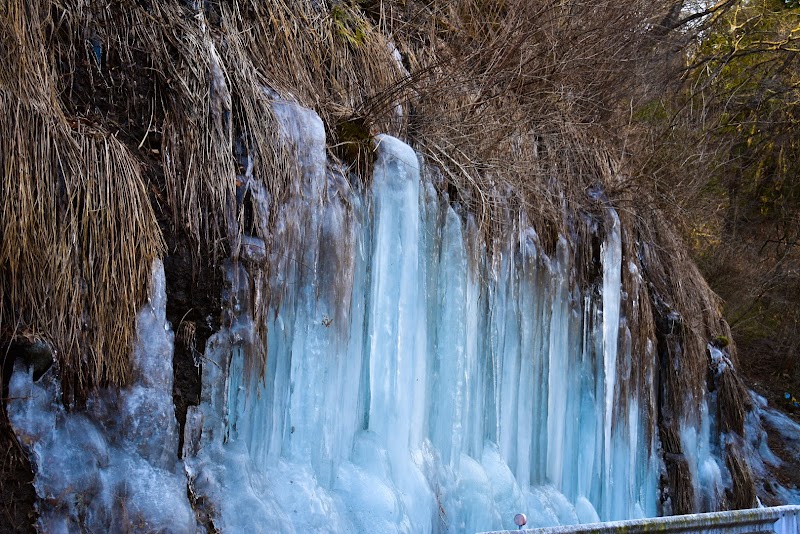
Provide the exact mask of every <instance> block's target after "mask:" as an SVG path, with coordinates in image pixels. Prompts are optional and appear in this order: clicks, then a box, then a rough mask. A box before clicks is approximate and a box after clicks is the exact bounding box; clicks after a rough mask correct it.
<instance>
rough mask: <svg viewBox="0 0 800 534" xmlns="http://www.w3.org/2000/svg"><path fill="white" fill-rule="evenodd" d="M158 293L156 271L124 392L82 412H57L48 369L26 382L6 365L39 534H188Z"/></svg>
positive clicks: (191, 526)
mask: <svg viewBox="0 0 800 534" xmlns="http://www.w3.org/2000/svg"><path fill="white" fill-rule="evenodd" d="M164 284H165V282H164V269H163V266H162V265H161V263H160V262H157V263H156V264H155V265H154V267H153V276H152V284H151V285H152V287H151V293H150V302H149V303H148V304H146V305H145V306H144V308H143V309H142V310H141V311H140V312H139V315H138V316H137V342H136V348H135V354H134V359H133V373H132V381H131V385H129V386H128V387H125V388H122V389H120V390H110V389H100V390H98V391H96V392H95V393H93V394H92V395H91V397H90V398H89V399H88V401H87V403H86V409H85V410H75V411H67V410H65V409H64V406H63V404H62V401H61V390H60V386H59V383H58V380H57V378H56V376H55V372H54V369H51V370H49V371H48V372H47V373H45V374H44V375H43V376H42V377H41V378H40V379H39V380H38V381H36V382H34V381H33V370H32V369H27V368H26V367H25V366H24V365H23V364H21V363H20V362H18V363H17V364H16V367H15V370H14V374H13V375H12V377H11V382H10V385H9V394H10V399H11V400H10V401H9V403H8V415H9V419H10V420H11V423H12V425H13V427H14V431H15V432H16V434H17V436H18V437H19V439H20V442H21V443H22V444H23V445H25V446H27V447H28V448H29V451H30V457H31V461H32V464H33V467H34V471H35V478H34V482H33V484H34V487H35V489H36V494H37V496H38V503H37V507H38V511H39V523H38V527H39V528H40V529H41V531H43V532H48V533H65V534H66V533H70V532H128V531H136V532H163V533H167V532H175V533H193V532H195V531H196V521H195V516H194V512H193V511H192V508H191V506H190V504H189V500H188V498H187V496H186V477H185V475H184V473H183V468H182V466H181V465H180V463H179V461H178V457H177V448H178V428H177V427H178V425H177V422H176V420H175V412H174V407H173V402H172V382H173V374H172V348H173V334H172V332H171V331H170V329H169V326H168V324H167V322H166V318H165V307H166V294H165V287H164Z"/></svg>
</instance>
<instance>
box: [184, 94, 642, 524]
mask: <svg viewBox="0 0 800 534" xmlns="http://www.w3.org/2000/svg"><path fill="white" fill-rule="evenodd" d="M275 110H276V116H277V117H278V118H279V121H280V122H281V124H282V126H283V129H282V130H283V131H282V133H283V136H284V140H285V142H286V143H287V145H288V146H290V147H292V149H293V150H294V152H295V154H296V156H297V158H298V168H299V169H300V173H301V176H300V179H299V180H298V183H299V184H302V187H298V188H297V189H296V191H294V193H293V195H292V198H291V199H290V200H289V201H288V202H287V203H286V205H285V206H283V207H281V208H280V210H279V213H278V215H277V223H276V226H275V231H274V236H275V240H276V245H275V247H274V249H275V250H276V251H280V255H279V256H275V257H274V258H273V261H275V262H277V264H278V266H279V268H278V269H275V270H274V271H273V272H274V273H275V280H273V281H272V282H271V286H270V287H271V291H272V292H273V294H277V295H280V299H273V304H272V309H270V310H269V312H268V313H265V314H262V316H263V317H266V320H267V321H268V324H267V326H268V328H269V355H268V362H267V368H266V373H265V376H264V377H263V378H259V377H257V376H256V377H254V376H251V373H248V357H249V350H250V349H249V348H248V342H247V340H248V339H251V338H252V335H253V334H252V329H253V327H254V325H253V321H254V320H255V319H254V318H253V315H252V306H251V303H252V302H254V300H253V296H252V295H250V292H251V291H252V287H253V286H252V284H251V283H250V281H251V280H257V279H259V278H258V277H259V276H261V274H260V273H259V272H258V270H257V269H256V268H255V267H253V266H249V265H245V264H241V263H237V264H231V265H229V268H228V272H229V279H230V293H231V295H232V296H235V297H236V298H235V299H234V301H236V302H238V303H240V304H241V305H240V306H239V307H238V308H237V309H236V311H235V313H234V314H233V315H234V319H233V320H232V322H231V323H230V325H228V326H227V327H226V328H225V329H223V330H222V331H221V332H219V333H218V334H216V335H215V336H214V338H213V339H212V340H211V342H210V343H209V348H208V350H207V353H206V358H207V359H208V360H209V361H212V362H215V365H205V366H204V378H203V380H204V395H203V402H202V403H201V406H200V407H198V408H196V409H193V411H192V413H190V417H189V418H188V421H189V424H187V431H186V436H187V451H188V458H187V460H186V465H187V473H188V474H189V477H190V480H191V484H192V488H193V491H194V492H195V493H196V494H198V495H201V496H205V498H206V501H207V502H211V503H214V508H213V510H212V514H213V515H214V516H215V519H214V521H215V525H217V526H218V527H220V528H223V529H226V530H230V531H243V530H253V531H255V532H259V531H262V532H267V531H271V530H280V531H283V532H291V531H306V530H308V529H314V530H320V531H323V532H325V531H327V532H360V531H367V530H371V531H378V532H414V533H417V532H445V531H447V532H474V531H480V530H490V529H496V528H512V527H513V523H512V521H513V516H514V514H515V513H518V512H525V513H527V514H528V516H529V518H530V524H531V525H533V526H536V525H552V524H556V523H575V522H578V521H583V522H588V521H593V520H596V519H597V518H598V516H599V517H601V518H603V519H610V518H617V517H618V516H625V517H635V516H639V515H642V514H651V515H653V514H655V512H656V502H655V500H656V488H657V477H658V470H657V463H656V462H655V461H653V458H654V456H653V455H654V446H653V443H647V442H645V440H642V439H639V438H638V436H641V435H645V434H646V432H644V431H643V430H639V427H640V426H641V425H643V424H645V423H644V418H643V417H642V415H641V414H640V413H639V408H638V404H636V402H635V401H632V402H630V403H628V404H627V406H628V409H627V410H624V411H622V412H620V413H618V412H617V411H615V409H614V406H615V400H616V399H615V391H616V390H617V386H618V384H619V382H620V381H624V380H628V378H627V377H626V376H620V377H617V375H616V369H617V365H618V363H617V362H618V361H619V358H622V357H624V358H629V359H630V358H632V357H633V356H632V355H630V354H629V353H627V352H625V353H624V354H622V355H618V352H619V349H618V347H619V346H621V345H622V346H623V347H624V346H627V345H625V344H624V343H623V344H620V342H619V339H620V338H619V332H620V324H621V323H622V322H623V317H622V315H621V311H620V309H621V306H620V303H621V299H622V294H621V274H620V270H621V236H620V228H619V218H618V217H617V215H616V213H615V212H614V211H613V210H612V209H611V208H609V209H608V215H607V217H608V222H607V225H606V226H607V231H606V237H605V241H604V243H603V249H602V258H601V259H602V264H603V277H602V288H601V291H600V292H599V293H600V294H599V295H598V292H592V291H591V288H588V289H586V288H581V287H578V286H577V285H576V284H575V282H574V276H573V270H574V261H575V260H574V258H573V256H572V249H571V247H570V244H569V242H568V241H567V240H566V239H563V238H562V239H560V240H559V242H558V244H557V247H556V251H555V253H554V254H553V256H552V257H548V255H546V254H544V253H543V252H542V250H541V249H540V246H539V244H538V237H537V236H536V233H535V232H534V231H533V230H532V229H531V228H530V227H529V226H528V225H527V224H526V223H525V219H524V217H521V218H520V219H518V220H517V221H516V223H514V224H513V225H511V228H510V229H509V230H508V231H507V232H506V233H504V234H502V235H497V236H494V239H493V241H492V242H491V244H490V245H489V246H486V245H482V244H480V243H481V242H482V241H481V238H480V236H479V235H478V234H477V232H478V228H477V225H476V224H474V222H473V221H471V219H470V217H469V216H468V215H466V214H465V211H464V210H463V209H462V208H461V207H460V206H459V205H458V204H456V203H451V202H449V201H448V200H447V198H446V197H445V196H442V195H440V194H439V193H438V192H437V191H436V188H435V187H434V185H433V181H432V180H435V171H433V170H429V169H427V168H426V167H425V166H424V165H423V164H421V162H420V159H419V158H418V156H417V154H416V153H415V152H414V151H413V150H412V149H411V148H410V147H409V146H408V145H406V144H404V143H402V142H401V141H399V140H398V139H395V138H392V137H389V136H379V137H378V138H377V140H376V151H377V159H376V163H375V168H374V172H373V177H372V183H371V186H370V187H369V189H366V188H363V187H362V186H360V185H358V181H357V180H348V179H347V178H348V177H347V176H346V174H345V171H344V170H342V169H337V168H336V167H335V166H333V165H331V164H329V163H328V162H327V161H326V159H325V138H324V129H323V128H322V123H321V121H320V120H319V118H318V117H317V116H316V115H315V114H314V113H313V112H311V111H309V110H307V109H303V108H301V107H299V106H297V105H295V104H292V103H289V102H276V103H275ZM423 171H424V172H423ZM351 183H352V184H356V185H351ZM490 249H491V255H490V253H489V250H490ZM625 350H627V351H629V349H624V350H623V352H624V351H625ZM625 361H627V360H625ZM221 384H222V385H221ZM636 387H637V386H636V385H635V384H633V385H630V388H629V389H631V390H634V389H635V388H636ZM633 394H634V395H638V394H639V393H637V392H636V391H634V393H633ZM642 395H644V393H642ZM192 436H194V438H192ZM632 471H635V472H632Z"/></svg>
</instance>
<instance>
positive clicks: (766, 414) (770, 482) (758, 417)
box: [727, 391, 800, 532]
mask: <svg viewBox="0 0 800 534" xmlns="http://www.w3.org/2000/svg"><path fill="white" fill-rule="evenodd" d="M750 397H751V399H752V401H753V409H752V410H751V411H750V413H748V414H747V418H746V419H745V435H746V436H747V441H746V446H745V447H743V449H744V452H745V454H746V455H747V460H748V463H749V465H750V467H751V468H752V469H753V474H754V475H755V477H756V478H757V479H758V480H761V481H767V484H765V486H766V487H765V490H766V491H767V492H768V494H771V495H770V496H771V497H772V498H773V499H775V500H776V501H777V502H779V503H783V504H800V487H792V486H791V484H787V486H789V487H786V486H784V485H782V484H781V483H780V482H779V481H778V480H776V477H775V475H774V473H775V472H776V471H781V470H783V471H786V470H789V469H793V467H792V466H793V465H798V464H800V425H798V424H797V423H796V422H795V421H794V420H792V419H791V418H789V417H787V416H786V415H784V414H782V413H781V412H779V411H778V410H775V409H774V408H770V407H769V406H768V405H767V400H766V399H765V398H764V397H762V396H760V395H758V394H757V393H755V392H752V391H751V392H750ZM768 433H769V434H770V435H773V436H776V437H777V438H778V440H779V443H780V444H781V446H782V447H783V448H784V451H783V459H781V458H780V457H778V456H777V455H776V454H775V453H774V452H773V451H772V450H771V449H770V447H769V444H768V443H767V434H768ZM727 439H731V438H730V437H728V438H727ZM789 532H796V530H795V531H791V530H789Z"/></svg>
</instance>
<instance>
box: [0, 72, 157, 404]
mask: <svg viewBox="0 0 800 534" xmlns="http://www.w3.org/2000/svg"><path fill="white" fill-rule="evenodd" d="M0 110H2V112H0V131H2V132H3V135H2V136H0V172H2V180H1V181H0V183H2V185H0V206H2V213H3V217H2V226H0V235H2V247H0V270H1V271H2V280H3V283H2V285H0V300H2V302H3V307H2V310H1V312H0V313H1V314H0V326H1V327H2V330H3V336H4V337H7V338H11V339H13V338H14V337H16V336H19V335H22V334H24V335H26V336H29V337H30V336H32V337H40V338H42V339H47V340H48V341H50V342H51V343H52V344H53V346H54V347H56V350H57V353H58V356H59V360H60V362H61V369H62V373H63V376H64V378H65V385H66V386H67V393H68V394H69V393H72V392H73V391H74V392H80V391H81V390H82V389H83V388H84V387H85V386H87V385H88V384H92V383H105V382H111V383H117V384H120V383H124V382H125V379H126V377H127V373H128V356H129V355H130V353H131V348H132V340H133V338H132V336H133V332H134V327H135V319H136V312H137V310H138V308H139V306H140V305H141V304H142V303H143V302H144V300H145V298H146V296H147V284H148V280H149V273H150V268H151V264H152V261H153V259H154V258H155V257H157V256H158V255H159V254H160V253H161V250H162V242H161V234H160V230H159V228H158V225H157V224H156V220H155V216H154V214H153V211H152V208H151V206H150V203H149V199H148V194H147V190H146V188H145V185H144V182H143V180H142V177H141V173H140V169H139V164H138V163H137V162H136V160H134V159H133V157H132V156H131V154H130V153H129V152H128V150H127V149H126V148H125V147H124V146H123V145H122V144H121V143H120V142H119V141H117V140H116V139H115V138H114V137H113V136H110V135H108V134H105V133H104V132H102V131H99V130H96V129H92V128H90V127H87V126H84V125H82V124H80V123H77V124H74V125H72V126H71V125H69V124H68V123H67V122H66V120H65V119H64V118H63V117H62V116H60V115H58V114H57V113H49V114H42V113H41V112H40V111H39V110H37V109H35V108H34V107H32V106H28V105H25V104H23V103H21V102H19V101H18V100H17V98H16V97H15V96H14V95H12V94H11V93H9V92H8V91H6V90H5V87H0Z"/></svg>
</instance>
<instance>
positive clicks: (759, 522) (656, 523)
mask: <svg viewBox="0 0 800 534" xmlns="http://www.w3.org/2000/svg"><path fill="white" fill-rule="evenodd" d="M519 532H524V533H536V534H637V533H639V532H669V533H682V532H687V533H697V534H717V533H719V534H722V533H725V534H767V533H775V534H800V506H775V507H771V508H753V509H750V510H733V511H729V512H713V513H708V514H691V515H675V516H669V517H653V518H649V519H632V520H628V521H609V522H607V523H592V524H586V525H569V526H560V527H548V528H534V529H524V530H503V531H493V532H487V533H484V534H511V533H519Z"/></svg>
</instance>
